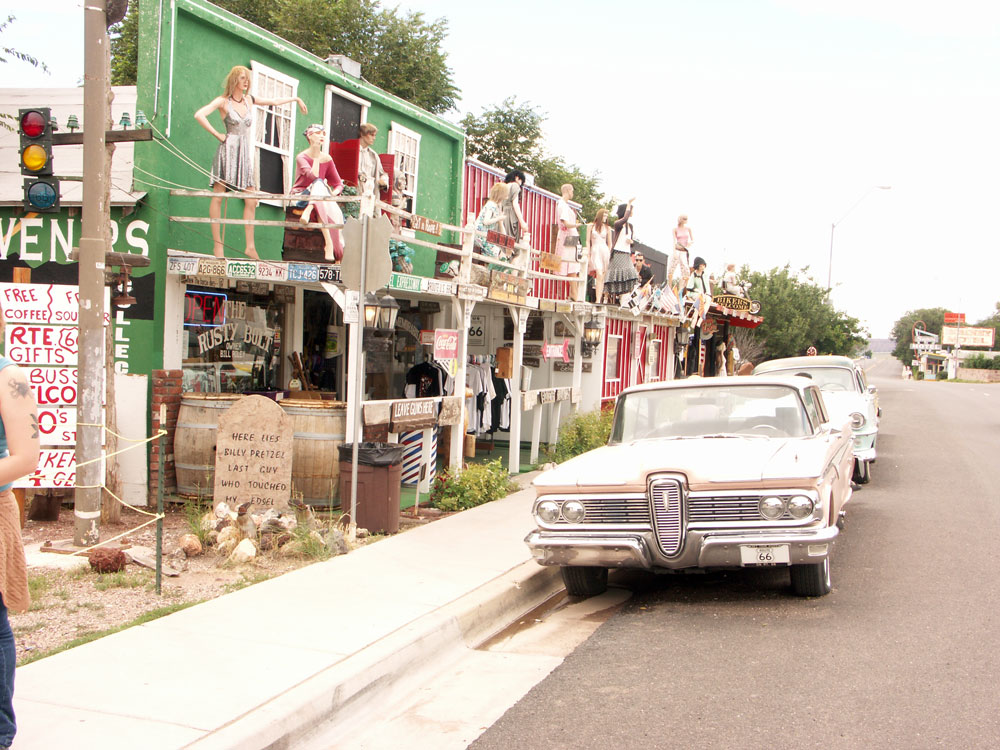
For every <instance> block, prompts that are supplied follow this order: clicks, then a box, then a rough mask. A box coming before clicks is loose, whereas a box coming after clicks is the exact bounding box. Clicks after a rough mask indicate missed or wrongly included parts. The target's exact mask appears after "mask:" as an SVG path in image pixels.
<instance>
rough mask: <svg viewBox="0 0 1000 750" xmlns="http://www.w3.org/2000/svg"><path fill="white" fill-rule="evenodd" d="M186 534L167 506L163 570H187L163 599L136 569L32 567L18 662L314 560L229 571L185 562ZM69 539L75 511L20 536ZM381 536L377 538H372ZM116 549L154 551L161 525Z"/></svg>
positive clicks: (138, 520)
mask: <svg viewBox="0 0 1000 750" xmlns="http://www.w3.org/2000/svg"><path fill="white" fill-rule="evenodd" d="M436 517H440V516H439V515H435V514H434V513H433V511H427V514H426V515H424V517H423V518H421V519H406V517H405V516H401V520H400V530H401V531H405V530H406V528H411V527H412V526H414V525H418V524H420V523H425V522H427V521H428V520H433V519H434V518H436ZM404 519H405V520H404ZM147 520H148V517H147V516H143V515H141V514H139V513H136V512H134V511H130V510H127V509H126V510H124V511H123V513H122V520H121V523H119V524H106V523H102V525H101V538H102V539H110V538H112V537H114V536H117V535H118V534H121V533H123V532H125V531H127V530H128V529H131V528H135V527H136V526H139V525H140V524H142V523H144V522H145V521H147ZM189 531H190V529H189V528H188V525H187V521H186V519H185V517H184V513H183V512H182V510H181V506H179V505H176V504H170V505H168V510H167V512H166V518H165V519H164V524H163V552H164V564H167V565H173V566H175V567H178V568H182V569H183V572H181V573H180V575H178V576H175V577H170V576H166V575H164V576H163V584H162V591H163V593H162V595H157V593H156V589H155V574H154V572H153V571H152V570H149V569H148V568H143V567H141V566H139V565H135V564H130V565H127V566H126V567H125V570H124V571H122V572H121V573H117V574H107V575H104V576H101V575H98V574H97V573H95V572H93V571H92V570H91V569H90V566H89V564H87V565H86V566H85V567H84V568H82V569H80V570H76V571H64V570H54V569H51V568H38V567H32V568H29V569H28V581H29V585H30V587H31V598H32V604H31V609H30V610H29V611H28V612H26V613H24V614H13V613H12V614H11V615H10V622H11V627H12V628H13V630H14V639H15V642H16V644H17V659H18V664H21V663H22V662H24V661H25V660H26V659H27V660H33V659H36V658H39V656H40V655H44V654H47V653H48V652H50V651H52V650H53V649H55V648H58V647H60V646H64V645H66V644H68V643H70V642H71V641H74V640H75V639H78V638H81V637H84V636H87V635H89V634H91V633H97V632H101V631H106V630H108V629H111V628H116V627H120V626H122V625H125V624H127V623H129V622H132V621H133V620H135V619H136V618H137V617H139V616H141V615H143V614H145V613H147V612H151V611H153V610H157V609H159V608H162V607H171V606H177V605H180V604H184V603H193V602H202V601H206V600H208V599H214V598H215V597H217V596H221V595H223V594H227V593H230V592H232V591H235V590H236V589H239V588H242V587H244V586H247V585H250V584H253V583H258V582H260V581H263V580H266V579H268V578H273V577H274V576H278V575H281V574H282V573H287V572H288V571H290V570H295V569H297V568H301V567H303V566H305V565H310V564H312V563H313V562H315V560H314V559H309V558H304V559H303V558H285V557H277V556H275V555H273V554H271V553H262V554H261V555H259V556H258V557H257V558H256V559H255V560H254V561H253V562H251V563H248V564H245V565H239V566H230V565H227V564H225V558H222V557H219V556H217V555H216V554H215V552H214V550H212V549H210V550H209V551H208V553H207V554H203V555H200V556H198V557H191V558H185V557H184V555H183V553H182V552H181V551H180V550H179V549H178V547H177V541H178V539H179V538H180V537H181V536H182V535H183V534H186V533H189ZM72 538H73V510H72V508H71V507H64V508H63V509H62V511H61V512H60V514H59V520H57V521H27V522H26V524H25V527H24V529H23V530H22V539H23V541H24V544H25V545H30V544H37V543H39V542H45V541H51V542H58V541H62V540H67V539H69V540H71V539H72ZM380 538H382V537H372V540H378V539H380ZM118 543H120V544H122V545H142V546H145V547H149V548H151V549H155V545H156V526H155V525H150V526H147V527H145V528H143V529H141V530H139V531H136V532H133V533H131V534H128V535H127V536H126V537H124V538H123V539H121V540H119V542H118ZM47 554H48V553H47ZM53 554H55V553H53Z"/></svg>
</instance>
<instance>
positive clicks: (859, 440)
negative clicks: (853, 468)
mask: <svg viewBox="0 0 1000 750" xmlns="http://www.w3.org/2000/svg"><path fill="white" fill-rule="evenodd" d="M877 437H878V433H877V432H869V433H867V434H864V435H855V436H854V457H855V458H856V459H858V460H859V461H874V460H875V438H877Z"/></svg>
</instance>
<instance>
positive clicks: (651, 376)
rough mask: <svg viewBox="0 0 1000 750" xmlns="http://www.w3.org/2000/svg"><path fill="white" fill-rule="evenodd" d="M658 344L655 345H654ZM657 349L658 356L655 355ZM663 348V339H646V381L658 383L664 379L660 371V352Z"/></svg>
mask: <svg viewBox="0 0 1000 750" xmlns="http://www.w3.org/2000/svg"><path fill="white" fill-rule="evenodd" d="M654 344H655V345H656V346H653V345H654ZM654 349H655V350H656V357H653V356H652V354H653V350H654ZM662 349H663V340H662V339H647V340H646V382H647V383H658V382H659V381H661V380H663V373H661V372H660V352H661V350H662Z"/></svg>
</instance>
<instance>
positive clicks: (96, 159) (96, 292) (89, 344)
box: [73, 0, 111, 547]
mask: <svg viewBox="0 0 1000 750" xmlns="http://www.w3.org/2000/svg"><path fill="white" fill-rule="evenodd" d="M107 21H108V17H107V10H106V5H105V2H104V0H96V1H94V2H88V3H85V4H84V9H83V31H84V57H83V73H84V78H83V125H84V127H83V222H82V226H81V229H80V254H79V262H78V264H77V265H78V269H79V284H80V336H79V361H78V364H77V369H78V381H79V405H78V411H77V414H78V417H77V430H76V435H77V439H76V462H77V471H76V494H75V497H74V516H75V526H74V532H73V544H75V545H77V546H80V547H88V546H90V545H93V544H96V543H97V542H99V541H100V537H101V533H100V520H101V486H102V485H103V484H104V481H103V476H102V472H101V462H100V457H101V443H102V440H101V438H102V436H103V428H102V427H100V423H101V397H102V395H103V392H104V388H103V387H102V383H103V381H102V375H103V372H104V254H105V253H106V252H107V251H108V250H110V249H111V248H109V247H108V245H107V240H108V235H107V231H106V229H107V226H108V222H109V221H110V220H111V213H110V190H109V182H108V179H107V172H106V169H105V164H106V160H107V152H106V151H105V138H104V129H105V123H106V122H107V120H108V107H109V103H108V95H107V91H108V60H109V56H110V42H109V40H108V25H107Z"/></svg>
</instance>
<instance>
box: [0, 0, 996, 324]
mask: <svg viewBox="0 0 1000 750" xmlns="http://www.w3.org/2000/svg"><path fill="white" fill-rule="evenodd" d="M386 5H389V6H391V5H392V3H386ZM401 7H403V8H406V9H412V10H420V11H422V12H424V13H425V15H426V16H427V17H428V18H430V19H434V18H439V17H445V18H447V19H448V22H449V28H450V36H449V39H448V41H447V52H448V60H449V64H450V65H451V67H452V69H453V71H454V79H455V82H456V84H457V85H458V87H459V88H460V89H461V92H462V100H461V102H460V112H458V113H453V115H450V116H449V117H450V118H451V119H455V120H458V119H460V117H461V116H462V115H463V114H465V113H466V112H469V111H472V112H475V113H478V112H480V111H481V109H482V108H483V107H484V106H491V105H495V104H498V103H499V102H501V101H502V100H503V99H504V98H505V97H507V96H516V97H517V98H518V99H519V100H520V101H526V102H529V103H531V104H533V105H535V106H537V107H539V108H540V109H541V110H542V111H544V112H545V113H546V114H547V116H548V119H547V121H546V124H545V134H546V145H547V148H548V150H549V151H550V152H551V153H554V154H558V155H560V156H563V157H564V158H565V159H566V160H567V161H569V162H571V163H575V164H577V165H578V166H579V167H581V168H582V169H583V170H584V171H586V172H594V171H598V172H600V174H601V178H602V184H603V187H604V189H605V190H606V191H607V192H608V193H609V194H610V195H614V196H616V197H618V198H619V199H625V198H629V197H633V196H634V197H635V198H636V214H635V226H636V233H637V236H638V237H639V238H640V239H641V240H642V241H643V242H645V243H646V244H648V245H651V246H653V247H655V248H658V249H661V250H669V249H670V247H671V245H672V240H671V239H670V237H671V228H672V227H673V226H674V224H675V223H676V219H677V215H678V214H679V213H686V214H688V216H689V217H690V222H689V223H690V226H691V228H692V230H693V232H694V238H695V244H694V247H693V249H694V251H695V253H696V254H697V255H701V256H702V257H704V258H705V259H706V260H707V262H708V264H709V268H710V269H711V270H712V271H715V272H721V270H722V268H723V266H724V264H725V263H726V262H735V263H737V264H739V265H742V264H744V263H746V264H748V265H750V266H751V268H753V269H755V270H762V271H766V270H768V269H770V268H772V267H775V266H783V265H784V264H786V263H790V264H791V265H792V268H793V269H798V268H801V267H804V266H809V269H810V273H811V274H812V275H813V277H814V278H815V279H816V280H817V282H818V283H820V284H823V285H825V284H826V281H827V276H828V273H829V271H830V265H829V258H830V235H831V232H830V229H831V224H833V223H835V222H836V223H837V226H836V230H835V232H834V244H833V264H832V272H833V285H834V291H833V300H834V303H835V305H836V306H837V307H838V309H841V310H844V311H846V312H847V313H849V314H851V315H854V316H855V317H858V318H860V319H862V320H863V321H864V322H865V323H866V325H867V326H868V327H869V330H870V332H871V333H872V335H873V336H876V337H885V336H887V335H888V333H889V330H890V328H891V326H892V323H893V322H894V321H895V320H896V319H897V318H898V317H900V316H901V315H902V314H903V313H904V312H905V311H906V310H908V309H913V308H917V307H937V306H941V307H945V308H947V309H950V310H953V311H956V312H964V313H966V314H967V316H968V320H969V322H973V321H975V320H978V319H980V318H983V317H986V316H988V315H990V314H991V313H992V312H993V310H994V305H995V303H996V302H997V301H1000V284H998V283H997V280H998V279H1000V239H998V238H1000V229H998V221H997V219H996V217H995V214H996V211H997V206H998V205H1000V181H998V177H1000V147H998V145H997V138H998V133H1000V127H998V125H1000V122H998V120H1000V117H998V115H1000V4H995V3H986V2H982V1H978V2H970V1H968V0H952V2H950V3H947V4H942V3H940V2H935V3H933V4H932V3H931V2H926V1H925V0H808V1H807V0H683V1H681V0H618V2H614V3H607V2H596V1H593V0H578V1H577V2H575V3H572V4H570V3H554V2H537V0H533V1H530V2H529V1H528V0H507V1H506V2H504V3H497V4H491V5H486V4H483V3H470V2H468V0H425V1H424V2H418V1H413V2H404V3H402V4H401ZM11 12H12V13H14V14H15V15H16V16H17V20H16V21H15V22H14V24H13V25H12V26H11V27H9V28H8V30H7V31H6V32H5V33H4V35H3V38H2V41H3V43H4V44H5V45H8V44H11V45H13V46H15V47H18V48H20V49H22V50H24V51H26V52H30V53H32V54H34V55H36V56H38V57H39V58H41V59H43V60H44V61H45V62H46V63H47V64H48V66H49V68H50V69H51V71H52V75H51V76H42V75H37V76H36V75H33V74H32V73H31V72H30V70H29V69H28V68H27V66H24V65H19V64H18V65H16V67H15V65H14V64H11V63H8V64H7V65H5V66H3V67H4V69H3V85H6V86H10V85H17V86H21V85H24V86H28V85H33V84H35V83H38V82H41V83H43V84H44V85H52V86H66V85H75V84H77V83H78V82H79V81H80V79H81V76H82V66H83V52H82V35H83V20H82V18H83V12H82V4H80V3H76V2H73V1H72V0H46V2H45V3H44V4H40V3H37V2H32V3H29V2H25V0H15V2H14V7H13V9H12V11H11ZM54 14H59V15H60V16H63V18H59V22H58V23H53V21H54ZM15 70H16V71H17V73H16V78H15V77H14V75H13V74H14V71H15ZM222 72H224V71H222ZM876 185H888V186H891V190H888V191H884V190H877V189H874V190H873V189H872V188H873V187H874V186H876ZM859 199H860V202H858V201H859ZM766 313H767V311H766V310H765V311H764V314H766Z"/></svg>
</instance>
